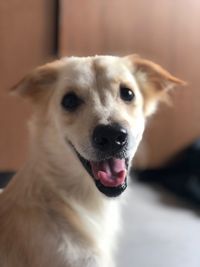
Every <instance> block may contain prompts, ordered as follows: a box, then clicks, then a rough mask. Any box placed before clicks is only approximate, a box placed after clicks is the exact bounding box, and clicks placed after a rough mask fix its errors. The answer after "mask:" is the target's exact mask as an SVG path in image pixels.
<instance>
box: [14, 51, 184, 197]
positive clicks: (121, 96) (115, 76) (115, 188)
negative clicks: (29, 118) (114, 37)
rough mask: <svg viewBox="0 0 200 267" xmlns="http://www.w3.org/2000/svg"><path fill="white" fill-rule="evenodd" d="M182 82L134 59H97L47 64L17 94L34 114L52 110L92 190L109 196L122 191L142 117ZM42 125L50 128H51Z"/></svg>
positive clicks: (105, 57) (59, 128)
mask: <svg viewBox="0 0 200 267" xmlns="http://www.w3.org/2000/svg"><path fill="white" fill-rule="evenodd" d="M182 83H183V82H182V81H180V80H178V79H177V78H175V77H173V76H172V75H170V74H169V73H168V72H166V71H165V70H163V69H162V68H161V67H160V66H158V65H156V64H154V63H152V62H150V61H146V60H143V59H141V58H139V57H137V56H129V57H125V58H119V57H111V56H96V57H87V58H74V57H72V58H64V59H62V60H60V61H56V62H53V63H50V64H47V65H45V66H43V67H40V68H38V69H37V70H36V71H35V72H33V73H32V74H30V75H28V76H27V77H25V79H24V80H23V81H22V82H21V83H20V84H18V85H17V86H16V89H17V90H18V91H19V92H20V93H21V94H22V95H24V96H27V97H29V98H31V99H32V101H33V102H34V103H35V105H36V107H37V109H41V110H46V108H47V109H51V114H52V120H53V119H54V118H55V117H56V124H57V129H58V131H59V138H61V139H63V140H64V143H65V145H66V146H70V147H71V148H72V149H71V151H72V153H74V154H75V155H76V159H77V161H79V164H81V166H82V168H84V169H85V170H86V171H87V172H88V174H89V176H90V177H91V179H93V180H94V184H96V186H97V188H98V189H99V190H100V191H101V192H102V193H104V194H105V195H107V196H110V197H113V196H118V195H119V194H121V193H122V192H123V191H124V190H125V188H126V179H127V172H128V166H129V163H130V161H131V160H132V158H133V156H134V154H135V152H136V149H137V147H138V144H139V142H140V140H141V138H142V134H143V131H144V125H145V119H146V117H147V116H148V115H150V114H151V113H152V112H153V111H154V110H155V107H156V105H157V102H158V100H160V99H164V97H165V96H166V91H167V89H169V88H170V87H172V86H173V85H176V84H182ZM44 106H45V108H44ZM42 107H43V108H42ZM54 114H56V116H54ZM40 116H41V113H40ZM42 116H45V113H44V114H43V115H42ZM50 117H51V116H50ZM48 120H49V119H48ZM46 125H47V126H46V127H52V123H47V124H46ZM63 149H65V147H63ZM67 164H70V163H69V162H68V163H67Z"/></svg>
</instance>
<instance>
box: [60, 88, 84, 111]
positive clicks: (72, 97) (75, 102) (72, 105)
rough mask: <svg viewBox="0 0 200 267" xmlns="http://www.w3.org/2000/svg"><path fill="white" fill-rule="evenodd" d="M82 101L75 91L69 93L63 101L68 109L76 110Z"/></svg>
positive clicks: (63, 104) (64, 106)
mask: <svg viewBox="0 0 200 267" xmlns="http://www.w3.org/2000/svg"><path fill="white" fill-rule="evenodd" d="M82 103H83V100H82V99H80V98H79V97H78V96H77V95H76V94H75V93H73V92H71V93H67V94H66V95H65V96H64V97H63V99H62V102H61V104H62V106H63V108H64V109H66V110H68V111H75V110H76V109H77V108H78V107H79V106H80V105H81V104H82Z"/></svg>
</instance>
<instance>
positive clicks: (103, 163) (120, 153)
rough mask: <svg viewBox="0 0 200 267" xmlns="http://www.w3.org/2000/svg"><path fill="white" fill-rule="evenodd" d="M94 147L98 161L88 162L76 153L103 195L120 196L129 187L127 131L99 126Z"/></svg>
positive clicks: (108, 126)
mask: <svg viewBox="0 0 200 267" xmlns="http://www.w3.org/2000/svg"><path fill="white" fill-rule="evenodd" d="M92 145H93V148H94V150H95V153H96V158H97V159H98V160H96V161H93V160H86V159H84V158H83V157H82V156H81V155H80V154H79V153H78V152H77V151H76V152H77V155H78V157H79V159H80V161H81V162H82V164H83V166H84V167H85V169H86V170H87V172H88V173H89V174H90V176H91V177H93V179H94V181H95V184H96V186H97V188H98V189H99V190H100V191H101V192H102V193H104V194H105V195H106V196H109V197H115V196H118V195H120V194H121V193H122V192H123V191H124V190H125V189H126V187H127V172H128V163H129V159H128V157H127V155H126V154H127V147H128V133H127V130H126V129H125V128H123V127H122V126H120V125H119V124H109V125H98V126H96V128H95V129H94V131H93V134H92Z"/></svg>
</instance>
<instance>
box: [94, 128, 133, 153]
mask: <svg viewBox="0 0 200 267" xmlns="http://www.w3.org/2000/svg"><path fill="white" fill-rule="evenodd" d="M92 139H93V145H94V147H95V148H97V149H99V150H100V151H102V152H119V151H120V150H121V149H122V148H123V147H124V146H125V145H126V144H127V139H128V134H127V131H126V129H124V128H123V127H122V126H120V125H119V124H111V125H98V126H97V127H96V128H95V129H94V132H93V138H92Z"/></svg>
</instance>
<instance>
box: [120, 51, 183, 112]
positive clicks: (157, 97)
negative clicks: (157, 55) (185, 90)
mask: <svg viewBox="0 0 200 267" xmlns="http://www.w3.org/2000/svg"><path fill="white" fill-rule="evenodd" d="M125 59H127V60H128V61H129V63H130V64H131V71H132V73H133V75H134V77H135V78H136V80H137V82H138V85H139V87H140V89H141V91H142V94H143V96H144V111H145V114H146V115H147V116H148V115H150V114H152V113H153V112H154V111H155V110H156V107H157V104H158V102H159V101H168V97H167V96H168V94H167V93H168V91H169V90H170V89H172V88H174V87H177V86H184V85H186V83H185V82H184V81H182V80H180V79H178V78H176V77H175V76H173V75H171V74H170V73H169V72H168V71H166V70H165V69H163V68H162V67H161V66H159V65H158V64H156V63H154V62H152V61H149V60H146V59H143V58H141V57H139V56H138V55H130V56H127V57H125Z"/></svg>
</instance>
